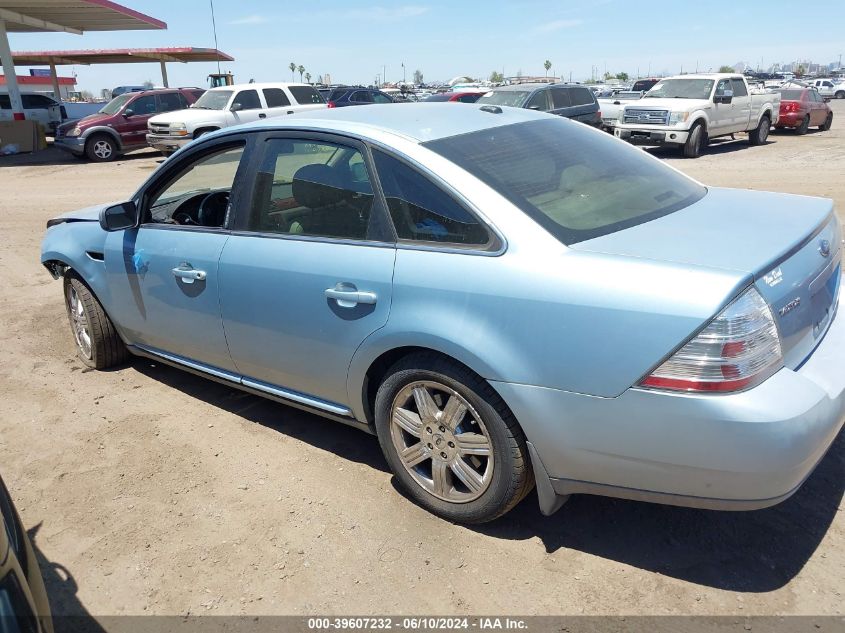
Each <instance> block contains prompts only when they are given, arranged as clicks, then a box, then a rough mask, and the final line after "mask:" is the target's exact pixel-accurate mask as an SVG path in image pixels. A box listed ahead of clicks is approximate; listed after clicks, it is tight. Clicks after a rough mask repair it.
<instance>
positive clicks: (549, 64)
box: [543, 59, 552, 77]
mask: <svg viewBox="0 0 845 633" xmlns="http://www.w3.org/2000/svg"><path fill="white" fill-rule="evenodd" d="M551 67H552V63H551V62H550V61H549V60H548V59H547V60H546V62H545V63H544V64H543V68H545V69H546V77H548V76H549V69H550V68H551Z"/></svg>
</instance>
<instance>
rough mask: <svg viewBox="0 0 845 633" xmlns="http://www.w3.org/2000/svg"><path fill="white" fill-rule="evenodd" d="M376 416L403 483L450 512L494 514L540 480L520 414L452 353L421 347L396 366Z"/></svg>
mask: <svg viewBox="0 0 845 633" xmlns="http://www.w3.org/2000/svg"><path fill="white" fill-rule="evenodd" d="M375 422H376V430H377V433H378V438H379V444H380V445H381V448H382V451H383V452H384V456H385V458H386V459H387V462H388V464H389V465H390V468H391V470H392V471H393V473H394V475H396V479H397V481H398V483H399V485H400V486H401V488H402V489H403V490H404V491H405V492H406V493H407V494H408V496H410V497H411V498H412V499H413V500H414V501H416V502H417V503H418V504H419V505H421V506H423V507H424V508H426V509H427V510H429V511H430V512H433V513H434V514H436V515H438V516H440V517H443V518H444V519H447V520H449V521H455V522H458V523H484V522H487V521H492V520H493V519H496V518H498V517H500V516H502V515H503V514H505V513H506V512H508V511H509V510H510V509H511V508H513V507H514V506H515V505H516V504H517V503H519V502H520V501H521V500H522V499H523V498H524V497H525V495H526V494H528V492H529V491H530V490H531V488H532V487H533V484H534V478H533V474H532V471H531V466H530V463H529V459H528V450H527V447H526V443H525V436H524V435H523V433H522V429H520V427H519V425H518V424H517V422H516V419H515V418H514V417H513V414H512V413H511V412H510V411H509V410H508V408H507V406H506V405H505V403H504V402H503V401H502V399H501V397H500V396H499V395H498V394H497V393H496V392H495V390H494V389H493V388H492V387H491V386H490V385H489V384H488V383H487V382H486V381H484V380H483V379H482V378H480V377H479V376H478V375H477V374H475V373H474V372H472V371H471V370H469V369H467V368H466V367H464V366H462V365H460V364H458V363H456V362H454V361H452V360H450V359H447V358H444V357H442V356H439V355H437V354H433V353H419V354H412V355H410V356H407V357H406V358H404V359H402V360H400V361H399V362H398V363H396V364H395V365H394V366H393V367H391V369H390V370H389V371H388V373H387V377H386V378H385V380H384V382H382V384H381V386H380V387H379V389H378V392H377V394H376V400H375Z"/></svg>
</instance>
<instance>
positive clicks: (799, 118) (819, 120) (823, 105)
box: [775, 88, 833, 134]
mask: <svg viewBox="0 0 845 633" xmlns="http://www.w3.org/2000/svg"><path fill="white" fill-rule="evenodd" d="M779 92H780V117H779V118H778V122H777V124H776V125H775V127H776V128H778V129H780V128H785V127H791V128H795V132H796V133H797V134H806V133H807V130H808V129H810V127H811V126H813V127H818V128H819V129H820V130H822V131H823V132H824V131H827V130H829V129H830V125H831V124H832V123H833V112H831V110H830V106H829V105H827V102H826V101H825V99H824V98H823V97H822V96H821V95H820V94H819V93H818V92H817V91H815V90H813V89H812V88H784V89H783V90H779Z"/></svg>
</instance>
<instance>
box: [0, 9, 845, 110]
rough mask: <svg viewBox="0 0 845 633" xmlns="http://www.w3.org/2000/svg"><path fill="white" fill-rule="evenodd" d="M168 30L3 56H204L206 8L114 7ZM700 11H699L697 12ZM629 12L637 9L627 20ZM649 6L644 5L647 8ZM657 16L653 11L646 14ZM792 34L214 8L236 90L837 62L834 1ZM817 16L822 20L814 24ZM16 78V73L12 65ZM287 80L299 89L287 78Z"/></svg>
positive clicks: (460, 12)
mask: <svg viewBox="0 0 845 633" xmlns="http://www.w3.org/2000/svg"><path fill="white" fill-rule="evenodd" d="M117 1H118V2H120V3H121V4H124V5H126V6H128V7H131V8H133V9H135V10H137V11H141V12H143V13H146V14H148V15H151V16H153V17H155V18H158V19H160V20H163V21H165V22H166V23H167V25H168V29H167V30H166V31H121V32H102V33H96V32H92V33H86V34H84V35H81V36H79V35H71V34H66V33H20V34H10V35H9V39H10V43H11V48H12V50H13V51H27V50H47V49H49V50H55V49H91V48H124V47H139V48H140V47H160V46H162V47H163V46H197V47H213V46H214V35H213V31H212V22H211V11H210V8H209V0H117ZM702 6H704V7H706V11H704V12H703V13H702ZM637 7H642V9H640V10H638V9H637ZM646 7H648V8H646ZM655 8H656V10H655ZM811 8H812V10H811V11H810V12H809V13H807V14H805V15H804V16H802V17H798V18H797V20H798V22H799V23H802V24H803V25H804V26H800V25H799V26H798V27H796V17H794V16H795V3H794V2H792V1H787V0H765V1H764V0H705V2H704V3H703V5H702V4H701V3H698V2H690V1H687V0H685V1H680V2H669V3H658V4H657V5H643V4H642V3H639V2H631V1H630V0H485V1H483V2H482V1H480V0H408V1H407V2H406V1H404V0H392V1H389V0H297V1H295V2H292V1H290V0H283V1H279V0H214V12H215V18H216V23H217V39H218V48H219V49H220V50H222V51H224V52H226V53H228V54H229V55H231V56H232V57H234V58H235V61H234V62H227V63H223V64H222V70H223V71H224V72H225V71H232V72H233V73H234V75H235V80H236V82H238V83H245V82H247V81H249V80H250V79H255V80H256V81H290V79H291V73H290V70H289V69H288V65H289V64H290V62H296V64H297V65H299V64H302V65H303V66H305V68H306V69H307V71H308V72H310V73H311V75H312V81H315V80H316V79H317V77H318V76H320V75H325V74H327V73H328V74H330V75H331V79H332V81H333V82H335V83H363V84H369V83H373V82H374V81H375V80H376V76H377V75H381V74H382V72H383V69H384V73H385V75H386V78H387V80H388V81H401V80H402V79H403V68H402V64H403V63H404V65H405V71H404V72H405V76H406V77H407V79H408V80H411V79H412V76H413V72H414V70H417V69H419V70H420V71H421V72H422V73H423V77H424V79H425V80H426V81H435V80H449V79H451V78H452V77H455V76H458V75H469V76H474V77H483V78H487V77H488V76H489V75H490V73H491V72H492V71H494V70H496V71H498V72H504V74H505V75H506V76H509V75H516V74H517V73H518V72H519V71H521V72H522V74H524V75H543V74H544V73H545V70H544V68H543V62H544V61H545V60H547V59H548V60H549V61H551V62H552V70H551V72H550V74H553V75H557V76H558V77H561V76H562V77H563V78H564V79H566V80H568V79H570V73H571V78H572V79H573V80H576V81H578V80H584V79H589V78H590V77H591V75H592V74H593V73H596V74H597V75H603V74H604V72H605V70H607V71H609V72H612V73H614V74H615V73H617V72H621V71H624V72H627V73H628V74H629V75H631V76H635V75H637V73H639V74H640V75H642V76H646V75H647V74H649V70H650V71H651V74H672V73H678V72H680V71H681V69H683V70H684V71H695V69H696V68H698V70H700V71H706V70H709V69H713V70H717V69H718V68H719V66H721V65H723V64H728V65H733V64H735V63H736V62H739V61H745V62H747V63H749V64H751V65H752V66H754V67H756V66H757V65H758V64H760V63H761V62H762V64H763V66H764V67H767V66H769V65H770V64H772V63H773V62H791V61H794V60H798V59H801V60H804V59H811V60H812V61H814V62H817V63H828V62H831V61H837V60H839V59H840V56H841V55H842V54H845V37H843V25H845V2H842V0H835V1H834V0H816V1H815V2H813V3H812V4H811ZM821 16H824V19H818V18H821ZM215 71H216V64H214V63H210V64H209V63H197V64H177V63H170V64H168V75H169V78H170V84H171V86H201V87H204V86H206V83H207V80H206V76H207V75H208V73H209V72H215ZM19 72H20V73H21V74H26V73H27V72H28V70H27V69H26V68H19ZM74 73H75V74H76V76H77V82H78V84H77V89H79V90H90V91H91V92H93V93H95V94H99V92H100V90H101V89H102V88H113V87H115V86H119V85H136V84H141V83H143V82H144V81H145V80H150V81H152V82H153V83H154V84H156V85H159V84H160V83H161V74H160V71H159V67H158V63H151V64H124V65H116V64H109V65H99V66H64V67H59V74H60V75H71V74H74ZM296 79H297V80H298V79H299V75H298V73H297V75H296Z"/></svg>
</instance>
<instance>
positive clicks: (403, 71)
mask: <svg viewBox="0 0 845 633" xmlns="http://www.w3.org/2000/svg"><path fill="white" fill-rule="evenodd" d="M405 80H406V77H405V62H402V83H403V84H404V83H406V81H405Z"/></svg>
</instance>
